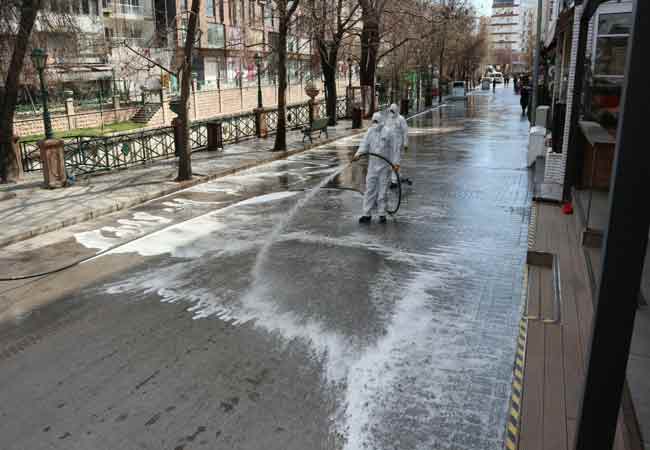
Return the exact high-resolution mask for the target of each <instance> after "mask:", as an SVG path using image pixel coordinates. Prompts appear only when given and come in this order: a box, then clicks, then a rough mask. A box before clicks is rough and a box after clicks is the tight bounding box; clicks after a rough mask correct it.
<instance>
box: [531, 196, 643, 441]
mask: <svg viewBox="0 0 650 450" xmlns="http://www.w3.org/2000/svg"><path fill="white" fill-rule="evenodd" d="M537 208H538V210H537V224H536V231H535V240H534V243H533V244H532V248H531V249H530V250H533V251H537V252H542V253H550V254H553V255H555V258H556V262H557V264H559V266H558V268H559V270H558V271H557V272H559V278H560V279H559V280H558V281H557V285H558V286H559V294H560V295H559V296H558V295H557V294H555V290H554V283H555V282H556V281H555V279H556V277H557V275H555V274H554V272H553V271H552V270H551V269H550V268H548V267H545V266H540V265H529V266H528V268H529V273H528V280H529V282H528V296H527V305H526V311H525V314H526V316H528V335H527V340H526V358H525V370H524V384H523V400H522V414H521V424H520V430H519V449H520V450H551V449H552V450H565V449H566V450H569V449H573V448H574V438H575V433H576V421H577V416H578V409H579V402H580V397H581V395H582V384H583V380H584V376H585V368H586V364H587V352H588V343H589V339H590V334H591V322H592V317H593V306H592V291H591V283H590V279H589V275H588V273H587V269H586V266H585V258H584V253H583V251H582V247H581V246H580V239H579V235H578V232H577V227H576V223H575V218H574V216H566V215H563V214H562V211H561V209H560V208H559V207H558V206H557V205H551V204H542V203H539V204H537ZM558 302H559V313H560V314H559V317H554V314H553V311H554V305H557V304H558ZM554 319H559V320H554ZM622 417H623V416H622V415H620V416H619V427H618V431H617V434H616V445H615V449H617V450H636V449H637V448H638V447H637V446H636V445H634V444H633V443H632V442H631V439H630V438H629V435H628V433H627V431H626V428H625V427H624V426H623V425H624V424H623V419H622Z"/></svg>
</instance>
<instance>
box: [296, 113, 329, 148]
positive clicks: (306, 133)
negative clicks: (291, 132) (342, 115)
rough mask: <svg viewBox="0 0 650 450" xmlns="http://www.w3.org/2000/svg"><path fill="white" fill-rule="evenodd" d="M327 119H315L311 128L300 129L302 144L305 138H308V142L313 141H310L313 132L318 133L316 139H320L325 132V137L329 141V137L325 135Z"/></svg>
mask: <svg viewBox="0 0 650 450" xmlns="http://www.w3.org/2000/svg"><path fill="white" fill-rule="evenodd" d="M329 120H330V119H329V117H323V118H322V119H316V120H314V121H313V122H312V124H311V126H308V127H305V128H303V129H302V134H303V136H302V142H303V143H304V142H305V138H306V137H309V142H310V143H313V142H314V141H313V140H312V137H311V135H312V134H314V133H315V132H317V131H318V132H319V134H318V137H321V135H322V134H323V132H325V136H326V137H327V138H328V139H329V135H328V134H327V124H328V122H329Z"/></svg>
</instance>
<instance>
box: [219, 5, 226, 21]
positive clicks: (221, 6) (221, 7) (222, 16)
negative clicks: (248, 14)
mask: <svg viewBox="0 0 650 450" xmlns="http://www.w3.org/2000/svg"><path fill="white" fill-rule="evenodd" d="M224 19H225V17H224V13H223V0H219V21H220V22H221V23H223V21H224Z"/></svg>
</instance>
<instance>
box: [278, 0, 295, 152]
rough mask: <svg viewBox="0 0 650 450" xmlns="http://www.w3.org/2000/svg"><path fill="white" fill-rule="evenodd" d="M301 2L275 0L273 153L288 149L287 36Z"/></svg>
mask: <svg viewBox="0 0 650 450" xmlns="http://www.w3.org/2000/svg"><path fill="white" fill-rule="evenodd" d="M298 3H299V0H275V5H276V10H277V13H278V43H277V48H276V49H275V50H276V52H277V63H278V129H277V133H276V135H275V144H274V146H273V151H276V152H280V151H286V149H287V117H286V113H287V34H288V33H289V26H290V24H291V18H292V17H293V15H294V13H295V12H296V9H298Z"/></svg>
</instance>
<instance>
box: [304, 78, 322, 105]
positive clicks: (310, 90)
mask: <svg viewBox="0 0 650 450" xmlns="http://www.w3.org/2000/svg"><path fill="white" fill-rule="evenodd" d="M319 93H320V90H319V89H318V88H317V87H316V85H315V84H314V81H313V80H311V79H310V80H307V83H306V84H305V94H307V96H308V97H309V98H311V99H312V101H313V100H314V99H315V98H316V97H318V94H319Z"/></svg>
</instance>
